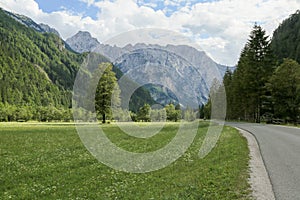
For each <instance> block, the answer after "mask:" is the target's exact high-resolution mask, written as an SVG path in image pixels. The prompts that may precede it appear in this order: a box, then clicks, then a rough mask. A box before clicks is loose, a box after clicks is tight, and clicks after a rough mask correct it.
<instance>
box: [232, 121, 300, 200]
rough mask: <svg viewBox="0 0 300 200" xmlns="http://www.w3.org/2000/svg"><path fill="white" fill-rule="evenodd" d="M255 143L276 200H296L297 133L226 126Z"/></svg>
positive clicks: (299, 175) (299, 173) (299, 180)
mask: <svg viewBox="0 0 300 200" xmlns="http://www.w3.org/2000/svg"><path fill="white" fill-rule="evenodd" d="M228 125H231V126H236V127H239V128H241V129H244V130H246V131H249V132H251V133H252V134H254V136H255V137H256V139H257V142H258V144H259V146H260V150H261V154H262V157H263V159H264V162H265V165H266V168H267V171H268V173H269V176H270V179H271V183H272V185H273V190H274V193H275V197H276V199H277V200H300V129H299V128H293V127H283V126H276V125H261V124H247V123H228Z"/></svg>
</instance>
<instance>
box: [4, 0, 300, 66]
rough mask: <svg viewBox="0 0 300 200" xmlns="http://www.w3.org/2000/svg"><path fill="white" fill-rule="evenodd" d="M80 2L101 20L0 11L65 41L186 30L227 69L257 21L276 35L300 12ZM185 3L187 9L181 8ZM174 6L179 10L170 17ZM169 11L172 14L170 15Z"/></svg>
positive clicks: (29, 6) (291, 1)
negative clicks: (81, 34) (85, 35)
mask: <svg viewBox="0 0 300 200" xmlns="http://www.w3.org/2000/svg"><path fill="white" fill-rule="evenodd" d="M80 1H82V2H85V3H86V4H87V5H88V6H91V5H93V6H96V7H98V8H99V13H98V15H97V18H98V19H97V20H93V19H92V18H90V17H83V16H82V15H81V14H76V13H72V12H70V11H67V10H64V11H56V12H53V13H45V12H43V11H42V10H41V9H40V8H39V6H38V4H37V3H36V2H35V1H34V0H1V2H0V6H1V7H3V8H5V9H8V10H11V11H14V12H17V13H20V14H24V15H27V16H29V17H31V18H32V19H34V20H35V21H37V22H43V23H47V24H49V25H50V26H53V27H54V28H56V29H57V30H58V31H59V32H60V33H61V35H62V37H63V38H64V39H66V38H68V37H70V36H71V35H73V34H75V33H76V32H77V31H79V30H87V31H89V32H91V33H92V35H93V36H94V37H97V38H98V39H99V41H102V42H103V41H105V40H107V39H109V38H111V37H112V36H115V35H118V34H120V33H122V32H126V31H130V30H135V29H138V28H163V29H168V30H173V31H182V32H183V34H185V35H187V36H189V37H191V38H193V39H195V42H197V43H198V44H199V45H200V46H201V47H202V49H204V50H205V51H206V52H207V53H208V54H209V55H211V56H212V58H213V59H214V60H215V61H217V62H219V63H221V64H227V65H234V64H236V62H237V60H238V57H239V54H240V51H241V49H242V48H243V46H244V44H245V42H246V41H247V38H248V35H249V33H250V30H251V28H252V26H253V25H254V23H255V22H258V23H260V24H262V26H263V28H265V29H266V30H267V33H268V34H272V32H273V31H274V29H275V28H276V27H277V26H278V25H279V23H280V22H282V20H283V19H284V18H287V17H288V16H289V15H290V14H292V13H294V12H295V11H296V10H297V8H300V1H299V0H243V1H240V0H219V1H213V2H205V3H201V2H198V3H197V2H196V1H195V0H192V1H183V0H177V1H175V0H168V1H164V5H165V7H164V8H161V9H160V10H157V9H158V3H159V2H158V1H157V0H151V1H147V3H145V2H143V1H142V0H139V1H137V0H114V1H110V0H102V1H95V0H80ZM182 4H184V5H185V6H184V7H180V5H182ZM168 6H175V7H177V9H176V11H174V10H173V11H172V12H171V14H170V10H168V9H167V7H168ZM154 8H155V9H154ZM166 10H168V11H166ZM165 12H168V13H169V15H168V16H166V14H165Z"/></svg>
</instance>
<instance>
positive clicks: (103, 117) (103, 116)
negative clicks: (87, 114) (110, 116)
mask: <svg viewBox="0 0 300 200" xmlns="http://www.w3.org/2000/svg"><path fill="white" fill-rule="evenodd" d="M105 117H106V116H105V113H104V114H103V115H102V123H103V124H105V123H106V119H105Z"/></svg>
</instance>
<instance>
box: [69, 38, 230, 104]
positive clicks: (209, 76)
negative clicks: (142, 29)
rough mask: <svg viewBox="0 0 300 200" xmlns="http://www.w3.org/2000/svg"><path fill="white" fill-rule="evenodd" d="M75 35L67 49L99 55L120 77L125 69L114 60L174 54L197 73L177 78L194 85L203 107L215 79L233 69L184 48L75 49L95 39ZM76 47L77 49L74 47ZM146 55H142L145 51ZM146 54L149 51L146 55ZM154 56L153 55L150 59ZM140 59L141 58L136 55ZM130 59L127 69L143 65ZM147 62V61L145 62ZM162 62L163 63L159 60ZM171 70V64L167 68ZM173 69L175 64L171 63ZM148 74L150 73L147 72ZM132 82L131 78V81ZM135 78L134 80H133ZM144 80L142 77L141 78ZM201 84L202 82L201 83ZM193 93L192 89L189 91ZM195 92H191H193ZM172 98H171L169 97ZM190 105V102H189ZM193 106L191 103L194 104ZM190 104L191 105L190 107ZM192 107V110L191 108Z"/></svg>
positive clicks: (141, 45)
mask: <svg viewBox="0 0 300 200" xmlns="http://www.w3.org/2000/svg"><path fill="white" fill-rule="evenodd" d="M77 36H78V33H77V34H75V36H72V37H70V38H69V39H67V43H68V44H69V45H70V47H71V48H73V49H74V51H80V52H91V51H93V52H97V53H100V54H102V55H104V56H106V57H107V58H108V59H109V60H110V61H111V62H112V63H114V64H115V65H116V66H118V67H119V68H120V69H121V71H122V72H123V73H126V72H127V71H126V70H124V69H125V68H126V67H124V66H122V65H123V64H124V63H123V62H122V61H118V59H120V58H122V56H123V55H126V54H130V53H131V54H133V53H134V52H135V51H136V50H140V49H156V50H157V51H167V52H168V53H169V54H170V55H171V54H172V55H173V54H175V55H176V56H177V57H178V60H182V61H183V60H185V61H183V62H187V61H188V62H189V63H190V65H191V66H192V67H194V68H195V71H197V74H191V75H190V76H189V77H188V76H178V77H181V79H185V85H189V84H192V85H193V84H194V85H197V86H198V87H200V86H201V87H200V88H201V90H196V91H197V93H198V94H197V95H196V96H197V98H198V100H200V101H199V103H200V105H201V104H205V103H206V101H207V100H208V95H209V89H210V87H211V85H212V84H213V82H214V81H215V79H217V80H218V81H219V82H221V81H222V79H223V76H224V75H225V72H226V70H227V69H229V70H230V71H234V69H235V67H228V66H224V65H220V64H217V63H215V62H214V61H213V60H212V59H211V58H210V57H209V56H207V54H206V53H205V52H204V51H199V50H197V49H195V48H194V47H191V46H188V45H171V44H168V45H165V46H161V45H158V44H145V43H136V44H127V45H125V46H123V47H118V46H116V45H113V46H112V45H108V44H102V43H100V42H98V41H97V42H95V43H94V45H91V46H92V48H89V47H87V48H85V49H84V48H82V45H79V44H81V43H82V41H85V40H88V41H92V40H95V38H92V37H91V36H90V38H87V37H88V35H85V36H86V37H84V38H82V39H81V38H80V37H77ZM75 44H77V45H75ZM78 46H80V49H78ZM145 52H146V51H145ZM147 52H148V53H149V51H147ZM151 54H152V57H155V56H156V57H157V59H158V57H159V55H158V54H155V52H154V51H151ZM154 54H155V55H154ZM140 56H141V55H140ZM143 56H144V58H146V57H147V55H142V57H143ZM130 59H132V60H136V62H131V68H134V66H135V65H139V66H140V65H143V63H139V59H137V58H135V57H134V56H131V57H130ZM148 59H150V57H149V58H148ZM159 59H167V56H166V57H164V58H161V57H160V58H159ZM161 61H162V62H164V61H165V60H161ZM170 66H173V65H172V64H171V65H169V67H170ZM174 66H175V63H174ZM174 66H173V69H174V70H175V71H176V70H177V75H179V73H178V69H176V68H174ZM162 67H166V65H162ZM148 70H150V69H148ZM148 75H149V76H151V77H152V79H155V77H153V76H154V75H153V74H148ZM177 75H176V76H177ZM131 78H133V77H131ZM135 78H138V77H135ZM145 78H146V77H145ZM203 80H204V81H203ZM138 82H141V80H139V81H138ZM157 87H160V86H155V87H153V88H151V87H149V86H148V90H149V91H152V92H154V91H156V90H155V88H157ZM163 90H167V88H161V91H163ZM193 91H195V88H194V89H193ZM196 91H195V92H196ZM151 96H152V97H153V98H154V99H155V100H158V98H160V97H162V96H165V97H168V96H169V97H170V95H168V93H166V92H165V93H164V94H158V93H155V92H154V93H152V94H151ZM171 96H173V95H171ZM189 96H192V94H189ZM174 101H175V102H176V99H174V98H169V99H168V98H166V99H161V100H160V101H159V103H162V104H166V102H174ZM190 103H191V102H190ZM194 103H195V102H194ZM194 103H192V104H194ZM194 107H195V106H194Z"/></svg>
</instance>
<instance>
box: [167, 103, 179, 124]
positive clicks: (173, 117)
mask: <svg viewBox="0 0 300 200" xmlns="http://www.w3.org/2000/svg"><path fill="white" fill-rule="evenodd" d="M177 108H178V106H177ZM179 108H180V107H179ZM165 109H166V114H167V120H169V121H174V122H177V121H178V120H180V118H181V110H180V109H179V110H176V109H175V106H174V105H173V104H169V105H166V107H165Z"/></svg>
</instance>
